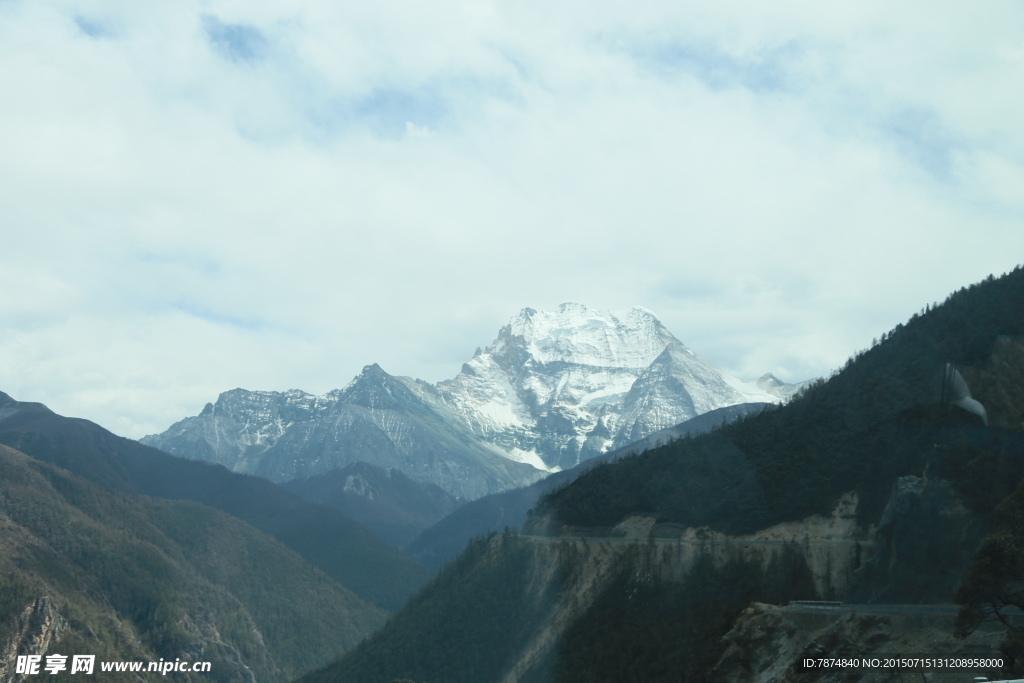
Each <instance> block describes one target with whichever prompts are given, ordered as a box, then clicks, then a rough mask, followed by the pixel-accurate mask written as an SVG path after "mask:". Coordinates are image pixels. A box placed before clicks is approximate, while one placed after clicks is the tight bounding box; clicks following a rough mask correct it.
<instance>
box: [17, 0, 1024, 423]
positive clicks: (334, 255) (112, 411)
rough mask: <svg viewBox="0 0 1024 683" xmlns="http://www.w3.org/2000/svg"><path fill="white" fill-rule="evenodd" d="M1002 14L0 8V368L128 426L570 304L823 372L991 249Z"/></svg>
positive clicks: (1011, 242)
mask: <svg viewBox="0 0 1024 683" xmlns="http://www.w3.org/2000/svg"><path fill="white" fill-rule="evenodd" d="M1022 17H1024V10H1021V9H1020V8H1019V5H1018V4H1014V3H1010V2H997V3H995V4H993V5H991V6H989V8H988V10H987V11H986V12H977V11H976V9H974V8H970V7H966V6H965V7H962V8H961V7H956V6H949V7H943V8H942V9H941V10H938V9H936V8H934V6H933V5H929V4H925V3H921V2H910V3H903V4H901V5H899V6H892V5H891V4H889V3H886V4H882V3H858V4H856V5H848V6H844V7H835V6H829V5H822V4H821V3H809V2H796V1H792V2H782V3H773V4H772V5H771V6H767V5H764V4H763V3H750V2H739V1H736V2H726V3H722V2H714V3H711V2H688V3H676V2H673V3H669V2H665V3H645V4H644V5H643V6H642V7H636V6H630V7H626V6H625V5H621V6H620V5H614V4H610V5H602V4H600V3H599V4H594V3H592V2H590V3H558V4H557V5H551V4H550V3H544V4H540V3H529V2H526V3H524V2H517V3H509V2H476V3H463V2H437V3H429V4H423V3H409V2H398V1H392V2H388V1H385V2H379V3H371V4H366V3H363V4H358V3H357V4H351V3H349V4H339V3H334V2H318V1H315V0H306V1H303V2H295V3H281V2H246V3H241V2H226V1H213V2H176V3H169V2H164V3H147V4H139V3H130V2H107V3H103V6H102V8H97V7H96V6H95V5H93V4H88V3H82V2H76V1H74V0H67V1H65V2H58V1H51V2H32V3H29V2H24V1H21V2H8V3H5V4H2V5H0V90H2V92H4V93H5V95H4V106H3V107H2V108H0V150H3V153H2V154H0V207H2V208H0V225H2V228H0V231H2V232H0V234H2V240H3V248H2V249H0V285H2V286H3V291H4V292H5V294H4V296H3V297H0V359H2V361H0V390H4V391H7V392H8V393H11V394H12V395H14V396H15V397H16V398H19V399H22V400H40V401H43V402H46V403H47V404H49V405H51V407H54V408H55V409H57V410H60V411H63V412H65V413H67V414H73V415H80V416H84V417H89V418H91V419H95V420H97V421H98V422H101V423H102V424H105V425H107V426H109V427H111V428H113V429H115V431H118V432H120V433H124V434H127V435H131V436H139V435H141V434H143V433H147V432H153V431H158V430H162V429H164V428H166V426H167V425H168V424H170V422H172V421H173V420H175V419H178V418H180V417H182V416H184V415H185V414H187V413H195V412H197V411H198V410H199V409H200V408H201V407H202V404H203V403H205V402H206V401H207V400H213V399H214V398H215V397H216V394H217V393H218V392H219V391H222V390H226V389H230V388H233V387H235V386H246V387H249V388H267V389H286V388H292V387H295V388H304V389H306V390H310V391H326V390H328V389H330V388H333V387H336V386H341V385H344V384H345V383H346V382H347V381H348V380H349V379H350V378H351V376H352V375H353V374H354V373H355V372H358V371H359V369H360V368H361V367H362V366H363V365H364V364H368V363H372V362H379V363H380V364H381V365H382V366H383V367H384V368H385V369H386V370H388V371H390V372H393V373H396V374H408V375H415V376H421V377H423V378H425V379H429V380H437V379H441V378H443V377H446V376H451V375H453V374H454V373H455V372H457V370H458V368H459V365H460V364H461V362H462V361H463V360H465V359H467V358H468V357H469V355H470V354H471V353H472V350H473V348H474V347H476V346H483V345H485V344H487V343H488V342H489V341H490V340H491V338H492V337H493V335H494V334H495V332H496V330H497V328H498V326H500V325H501V324H503V323H504V321H505V320H506V319H507V318H508V317H510V316H511V315H512V313H513V312H515V311H516V310H518V309H519V308H520V307H522V306H526V305H530V306H534V307H552V306H556V305H557V304H558V303H560V302H561V301H564V300H568V299H574V300H578V301H584V302H587V303H588V304H590V305H593V306H597V307H609V308H614V307H620V306H629V305H633V304H640V305H644V306H646V307H648V308H650V309H652V310H654V311H655V312H656V313H658V314H659V315H660V316H661V317H662V318H663V319H664V320H665V322H666V324H667V325H668V327H669V328H670V329H671V330H673V331H674V332H675V333H676V334H677V336H679V337H680V338H681V339H683V341H684V342H686V343H687V344H689V345H691V346H692V347H693V348H694V349H695V350H696V351H698V352H699V353H700V354H701V355H703V356H704V357H706V358H708V359H709V360H711V361H712V362H715V363H717V364H719V365H720V366H722V367H724V368H725V369H728V370H731V371H734V372H737V373H740V374H742V375H745V376H748V377H749V376H752V375H755V374H760V373H762V372H764V371H766V370H772V371H775V372H777V373H778V374H780V376H785V377H786V378H787V379H793V380H796V379H803V378H804V377H805V376H808V375H812V374H822V373H826V372H828V371H829V370H830V369H831V368H832V367H834V366H836V365H838V364H840V363H841V362H842V361H843V360H844V359H845V357H846V356H848V355H849V354H850V353H852V352H853V351H855V350H857V349H859V348H862V347H864V346H866V345H867V344H868V343H869V342H870V339H871V338H872V337H876V336H878V335H879V334H880V333H881V332H883V331H885V330H887V329H889V328H890V327H892V326H893V325H894V324H896V323H897V322H900V321H901V320H903V319H905V318H906V317H908V316H909V315H910V314H911V313H912V312H914V311H916V310H918V309H919V308H921V306H922V305H923V304H924V303H926V302H928V301H934V300H940V299H941V298H943V297H944V296H945V294H946V293H948V292H949V291H951V290H952V289H955V288H957V287H959V286H961V285H964V284H967V283H969V282H972V281H976V280H979V279H981V278H982V277H984V276H986V275H987V274H988V273H989V272H993V271H994V272H1002V271H1004V270H1008V269H1010V268H1012V267H1013V266H1014V265H1016V260H1017V259H1019V256H1017V255H1018V254H1021V253H1024V249H1022V247H1024V236H1022V234H1021V231H1020V229H1019V226H1020V222H1021V218H1022V213H1024V205H1022V201H1021V197H1022V196H1024V195H1022V193H1021V192H1020V188H1021V187H1022V186H1024V185H1022V183H1024V133H1022V132H1021V131H1020V128H1019V123H1018V122H1019V121H1020V120H1024V82H1022V81H1024V71H1022V70H1021V69H1020V65H1021V55H1022V54H1024V31H1022V30H1021V26H1022V23H1021V18H1022ZM965 235H970V236H971V239H969V240H965ZM993 245H998V246H996V247H993Z"/></svg>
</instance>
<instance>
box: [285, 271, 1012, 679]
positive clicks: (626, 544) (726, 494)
mask: <svg viewBox="0 0 1024 683" xmlns="http://www.w3.org/2000/svg"><path fill="white" fill-rule="evenodd" d="M1022 335H1024V270H1021V269H1020V268H1018V269H1016V270H1015V271H1014V272H1013V273H1010V274H1008V275H1006V276H1004V277H1002V278H999V279H995V278H989V279H988V280H986V281H985V282H983V283H980V284H977V285H974V286H972V287H969V288H965V289H962V290H960V291H958V292H956V293H954V294H953V295H951V296H950V297H949V298H948V299H947V300H946V301H945V302H944V303H943V304H942V305H939V306H935V307H932V306H930V305H929V306H927V307H926V310H924V311H923V312H922V313H921V314H918V315H915V316H914V317H913V318H912V319H911V320H909V321H908V322H907V323H906V324H903V325H899V326H897V328H896V329H894V330H893V331H892V332H891V333H886V334H884V335H882V338H881V340H879V341H878V342H877V343H875V344H874V345H873V346H872V347H871V348H870V349H868V350H866V351H864V352H861V353H858V354H857V355H856V356H855V357H854V358H852V359H851V360H850V361H849V362H848V363H847V364H846V365H845V366H844V367H843V368H842V369H840V370H838V371H837V372H836V373H834V374H833V375H832V376H831V377H829V378H827V379H825V380H823V381H821V382H819V383H817V384H816V385H814V386H812V387H810V388H809V389H808V390H807V391H806V392H805V393H804V394H803V395H802V396H801V397H799V398H797V399H795V400H793V401H792V402H790V403H789V404H788V405H786V406H783V407H781V408H779V409H775V410H768V411H764V412H762V413H760V414H757V415H754V416H750V417H748V418H746V419H744V420H741V421H739V422H737V423H733V424H730V425H727V426H724V427H722V428H721V429H718V430H716V431H715V432H713V433H711V434H706V435H701V436H693V437H687V438H683V439H679V440H677V441H674V442H672V443H670V444H667V445H665V446H662V447H660V448H656V449H653V450H651V451H648V452H645V453H643V454H640V455H637V456H632V457H627V458H625V459H623V460H620V461H618V462H615V463H611V464H602V465H598V466H596V467H594V468H593V469H591V470H589V471H587V472H586V473H585V474H583V475H582V476H581V477H580V478H579V479H577V480H576V481H574V482H572V483H570V484H567V485H565V486H564V487H562V488H560V489H558V490H556V491H554V492H552V493H550V494H548V496H547V497H546V498H544V499H542V501H541V502H540V504H539V505H538V507H537V508H536V509H535V511H534V514H533V515H532V517H531V519H530V521H529V522H528V524H527V528H528V529H529V532H530V533H531V534H535V535H536V534H539V535H544V536H546V538H531V537H520V536H516V534H515V533H513V532H511V531H510V532H509V533H506V534H504V535H501V536H494V537H492V538H491V539H490V540H489V541H488V542H485V541H483V540H480V541H476V542H474V543H473V544H471V545H470V548H469V549H468V550H467V551H466V552H465V553H464V554H463V555H462V556H460V558H459V559H458V560H456V561H455V562H454V563H452V564H450V565H449V566H447V567H446V568H445V569H444V570H443V571H442V572H441V573H440V574H439V576H438V577H437V578H436V579H435V580H434V581H433V582H431V583H430V584H429V585H428V586H427V587H426V588H425V589H424V590H423V592H422V593H420V594H419V595H418V596H417V598H415V599H413V600H412V601H410V603H409V604H408V605H407V606H406V608H404V609H403V610H402V611H401V612H400V613H399V614H398V615H396V616H395V618H394V619H392V620H391V621H390V622H389V624H388V625H387V626H386V627H385V628H384V629H382V630H381V631H380V632H379V633H377V634H376V635H375V636H374V637H373V638H372V639H370V640H369V641H367V642H366V643H364V644H362V645H361V646H360V647H358V648H356V649H355V650H354V651H353V652H351V653H350V654H349V655H347V656H345V657H343V658H342V659H340V660H339V661H337V662H335V663H334V664H332V665H330V666H328V667H326V668H324V669H323V670H321V671H319V672H315V673H313V674H310V675H309V676H308V677H306V679H304V680H305V681H307V682H308V683H328V682H333V681H360V683H375V682H377V681H379V682H380V683H388V682H389V681H391V680H392V678H400V677H405V678H409V679H412V680H415V681H418V682H431V683H432V682H435V681H460V680H466V681H469V680H473V681H503V682H508V683H512V682H513V681H520V682H526V681H531V682H533V681H536V682H538V683H540V682H544V681H583V680H586V681H609V682H610V681H645V682H648V681H673V682H674V683H675V682H678V681H680V680H683V681H705V680H714V677H713V675H712V673H711V672H712V670H713V668H714V666H715V663H716V662H717V661H718V657H719V656H720V655H721V654H722V652H723V651H724V645H723V638H722V636H723V634H724V633H725V632H726V631H727V630H728V629H729V628H730V626H731V624H732V621H733V619H734V618H735V617H736V616H737V615H738V614H739V613H740V611H741V610H742V609H743V608H744V607H745V606H746V605H747V604H749V602H751V601H769V602H782V603H784V602H785V601H786V600H789V599H793V598H818V599H823V598H827V599H835V598H842V597H843V595H842V594H839V595H826V594H823V593H822V592H821V591H820V590H819V589H818V588H817V586H820V585H822V583H821V581H820V579H821V572H822V571H825V572H827V571H829V569H828V568H827V567H825V568H824V569H823V568H822V567H820V566H812V564H813V563H814V557H815V555H814V552H816V551H814V550H813V549H812V546H811V545H810V544H811V542H812V541H814V540H815V539H812V538H811V537H809V536H802V537H800V536H799V534H800V533H803V532H800V531H799V530H800V529H801V528H808V529H809V528H812V527H813V525H810V523H809V521H808V520H813V519H818V520H832V521H834V522H836V523H838V521H839V518H838V517H836V516H835V515H836V514H837V511H838V509H839V508H838V507H836V506H837V502H840V501H841V500H849V501H855V505H856V509H855V512H853V513H851V514H852V515H853V517H852V518H851V520H850V522H851V524H853V525H854V527H855V529H856V532H857V534H858V535H856V536H849V535H847V536H842V537H836V541H835V542H836V543H847V544H848V546H850V547H852V546H854V545H857V544H858V543H859V542H858V541H856V540H854V539H856V538H861V537H863V536H861V535H862V534H871V535H872V539H873V540H872V543H871V544H870V546H872V549H871V550H870V551H869V550H867V549H865V550H864V554H863V555H861V552H860V551H861V548H860V546H859V545H857V549H856V553H855V554H854V556H853V557H854V558H855V564H854V565H853V566H852V567H850V568H849V571H850V572H852V573H849V574H846V575H845V576H846V579H847V583H846V584H845V585H846V586H847V588H846V589H844V590H849V591H851V592H855V593H857V595H858V596H859V599H862V600H865V601H879V600H888V601H896V602H949V601H950V600H951V599H952V596H953V592H954V590H955V588H956V586H957V585H958V583H959V582H960V580H961V579H962V577H963V576H964V574H965V572H966V570H967V567H968V565H969V563H970V561H971V557H972V555H973V553H974V552H975V550H976V549H977V547H978V546H979V544H980V543H981V540H982V537H983V536H984V534H985V532H986V530H987V529H988V528H989V526H990V523H991V521H990V520H991V516H992V513H993V510H994V509H995V507H996V505H997V504H998V503H999V501H1000V500H1001V499H1002V498H1004V497H1006V496H1007V495H1009V494H1010V493H1012V492H1013V490H1014V489H1015V488H1016V487H1017V485H1018V482H1020V481H1021V480H1022V477H1024V431H1022V430H1021V427H1022V423H1024V394H1022V392H1021V390H1020V388H1019V379H1020V378H1021V376H1022V375H1024V343H1022ZM946 363H951V364H953V365H954V366H955V367H956V368H957V370H958V371H959V372H960V373H961V374H962V375H963V377H964V378H965V379H966V382H967V384H968V385H969V386H970V389H971V391H972V392H973V396H974V398H975V399H977V400H978V401H980V402H981V403H982V404H983V405H984V406H985V408H986V409H987V421H988V424H987V425H986V424H985V421H984V420H983V418H982V417H979V416H978V415H976V414H972V413H971V412H968V411H966V410H964V409H963V408H961V407H958V406H957V405H952V404H950V403H949V402H942V400H941V399H942V383H941V378H942V376H943V371H944V367H945V364H946ZM844 494H845V495H844ZM629 519H632V520H639V521H638V522H637V523H640V522H642V521H643V520H647V521H646V522H644V523H646V524H654V526H653V527H650V526H648V527H635V528H645V529H650V531H649V532H648V531H643V532H638V533H641V535H639V536H636V535H634V536H632V537H627V536H624V534H628V533H629V532H628V528H627V527H629V524H628V523H626V522H628V520H629ZM624 520H626V522H624ZM828 523H831V522H828ZM623 524H625V526H623ZM821 524H825V525H826V526H827V524H826V522H821ZM802 525H803V526H802ZM769 527H770V528H769ZM822 528H824V527H822ZM836 528H838V527H836ZM755 531H756V532H758V533H761V531H764V532H765V533H768V532H771V533H770V534H769V535H768V536H766V538H787V536H786V534H789V536H788V538H793V539H794V540H795V539H796V538H798V537H799V538H802V539H803V540H801V541H800V542H799V543H796V542H794V543H793V545H783V546H780V545H778V544H779V543H782V541H771V542H769V543H775V544H776V545H774V546H770V545H765V546H764V547H765V548H768V547H774V548H776V550H775V551H772V552H771V553H769V552H767V551H763V550H759V549H758V546H757V543H748V542H743V541H740V540H737V541H735V542H734V544H733V545H729V544H728V543H726V542H725V541H726V540H727V537H722V533H723V532H724V533H727V534H733V535H736V534H743V533H748V532H755ZM644 534H646V535H644ZM715 534H718V535H717V536H716V535H715ZM684 536H685V538H686V540H685V542H684ZM702 538H709V539H711V540H709V541H707V542H706V543H705V542H704V541H701V540H700V539H702ZM715 538H723V543H722V544H721V545H718V544H717V542H716V541H715V540H714V539H715ZM829 542H831V541H829V540H827V539H826V540H824V541H822V543H823V544H825V545H827V544H828V543H829ZM688 549H690V550H688ZM780 552H781V554H779V553H780ZM687 553H690V555H687ZM693 553H696V558H697V560H696V562H695V563H689V564H687V563H681V562H680V558H685V557H687V556H689V557H691V558H692V557H694V555H693ZM773 553H774V554H773ZM514 567H521V569H515V570H514V571H511V570H510V568H514ZM854 570H855V571H854ZM498 596H501V598H500V599H498ZM524 610H525V611H524ZM499 634H500V635H499Z"/></svg>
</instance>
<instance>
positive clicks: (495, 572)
mask: <svg viewBox="0 0 1024 683" xmlns="http://www.w3.org/2000/svg"><path fill="white" fill-rule="evenodd" d="M534 566H535V563H534V562H533V552H532V549H531V547H530V546H529V544H528V543H525V542H524V541H523V540H522V539H521V538H520V537H519V536H517V535H515V534H512V533H506V534H503V535H500V536H494V535H492V537H491V538H488V539H484V538H478V539H475V540H474V541H472V542H471V543H470V544H469V546H468V547H467V548H466V550H465V552H464V553H463V554H462V555H461V556H460V557H459V559H457V560H456V561H455V562H453V563H452V564H450V565H448V566H446V567H445V569H444V570H443V571H442V572H441V573H440V574H438V575H437V576H436V577H435V579H434V580H433V581H432V582H431V583H430V584H428V585H427V586H425V587H424V588H423V589H422V590H421V591H420V592H419V593H417V594H416V595H414V596H413V597H412V598H410V599H409V602H408V603H406V605H405V607H403V608H402V611H401V612H399V613H398V614H397V615H395V616H394V617H392V618H391V620H390V621H389V622H388V625H387V628H386V629H384V630H382V631H380V632H378V633H377V634H375V635H374V636H372V637H371V638H369V639H368V640H366V641H365V642H363V643H361V644H360V645H359V646H358V647H357V648H356V649H355V650H354V651H353V652H352V653H351V656H349V657H346V658H345V659H344V660H343V661H341V662H340V663H335V664H332V665H330V666H328V667H326V668H324V669H322V670H320V671H315V672H312V673H310V674H308V675H307V676H305V677H304V678H303V679H302V681H303V683H327V682H330V683H340V682H345V683H390V681H392V680H393V679H396V678H408V679H411V680H413V681H417V682H430V683H433V682H435V681H436V682H437V683H480V682H481V681H493V680H497V679H498V677H499V676H500V675H501V674H502V673H503V672H504V671H505V669H506V668H507V667H508V666H509V664H510V663H511V662H512V660H513V659H514V658H515V656H516V655H517V654H518V652H519V651H520V650H521V649H522V647H523V646H524V645H525V644H526V642H527V640H528V638H529V636H531V635H533V634H534V633H535V631H536V630H537V629H539V628H540V626H541V625H542V623H543V617H544V616H545V615H546V614H547V612H548V611H549V610H550V608H551V605H552V604H553V602H554V600H555V599H556V597H557V588H558V586H559V585H560V583H561V577H559V576H556V577H555V579H554V581H552V582H550V583H547V584H544V582H543V581H541V582H539V583H541V584H544V587H543V588H542V589H541V590H539V591H537V592H535V593H532V592H531V590H530V588H531V584H532V583H533V581H534V580H535V579H536V576H535V574H534V571H533V568H534Z"/></svg>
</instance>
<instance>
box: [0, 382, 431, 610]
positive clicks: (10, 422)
mask: <svg viewBox="0 0 1024 683" xmlns="http://www.w3.org/2000/svg"><path fill="white" fill-rule="evenodd" d="M0 443H2V444H6V445H8V446H10V447H12V448H16V449H18V450H20V451H22V452H23V453H26V454H28V455H30V456H32V457H33V458H36V459H39V460H42V461H45V462H49V463H52V464H54V465H57V466H59V467H63V468H64V469H66V470H68V471H70V472H73V473H75V474H77V475H79V476H81V477H84V478H86V479H89V480H91V481H94V482H96V483H98V484H100V485H102V486H104V487H106V488H108V489H112V490H114V491H120V492H123V493H129V494H145V495H148V496H154V497H157V498H168V499H172V500H191V501H195V502H197V503H202V504H204V505H208V506H210V507H213V508H216V509H219V510H223V511H224V512H227V513H228V514H230V515H233V516H235V517H238V518H239V519H242V520H244V521H245V522H247V523H249V524H251V525H252V526H254V527H256V528H257V529H260V530H261V531H264V532H266V533H268V534H270V535H271V536H273V537H274V538H276V539H277V540H279V541H280V542H281V543H283V544H284V545H286V546H288V547H289V548H291V549H292V550H293V551H295V552H297V553H298V554H299V555H301V556H302V557H304V558H305V559H306V560H308V561H309V562H311V563H312V564H314V565H316V566H317V567H319V568H320V569H322V570H323V571H324V572H326V573H327V574H328V575H330V576H331V577H332V578H334V579H335V580H337V581H338V582H339V583H341V584H342V585H343V586H345V587H346V588H348V589H349V590H351V591H353V592H354V593H356V595H359V596H360V597H362V598H364V599H366V600H368V601H369V602H372V603H373V604H376V605H379V606H381V607H383V608H385V609H388V610H396V609H398V608H399V607H400V606H401V605H402V603H403V602H404V601H405V599H406V598H407V597H408V596H409V595H410V594H411V593H412V592H413V591H414V590H416V588H418V587H419V586H420V585H422V584H423V582H425V581H426V580H427V578H428V577H429V576H430V572H429V570H427V569H426V568H425V567H424V566H422V565H421V564H419V563H418V562H416V561H415V560H413V559H411V558H409V557H407V556H405V555H403V554H402V553H401V552H399V551H398V550H396V549H395V548H393V547H391V546H389V545H388V544H387V543H385V542H383V541H382V540H380V539H379V538H377V537H376V536H374V535H373V533H371V532H370V531H369V530H368V529H366V528H365V527H364V526H363V525H361V524H359V523H358V522H356V521H355V520H353V519H351V518H350V517H347V516H345V515H344V514H342V513H341V512H339V511H338V510H335V509H333V508H330V507H328V506H326V505H313V504H310V503H307V502H306V501H304V500H302V499H301V498H299V497H298V496H296V495H294V494H291V493H288V492H287V491H284V490H282V489H281V488H280V487H278V486H276V485H275V484H272V483H271V482H269V481H267V480H265V479H260V478H258V477H251V476H247V475H241V474H235V473H233V472H229V471H228V470H226V469H225V468H224V467H221V466H219V465H208V464H206V463H201V462H195V461H192V460H184V459H182V458H176V457H174V456H171V455H168V454H166V453H164V452H162V451H159V450H157V449H155V448H150V447H148V446H143V445H142V444H140V443H138V442H137V441H132V440H131V439H125V438H122V437H119V436H116V435H115V434H111V433H110V432H109V431H107V430H106V429H103V428H102V427H100V426H99V425H97V424H94V423H92V422H89V421H87V420H79V419H75V418H68V417H63V416H60V415H57V414H56V413H54V412H53V411H51V410H49V409H48V408H47V407H46V406H44V405H42V404H39V403H22V402H18V401H15V400H14V399H12V398H11V397H9V396H8V395H7V394H4V393H2V392H0Z"/></svg>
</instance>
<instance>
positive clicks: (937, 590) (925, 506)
mask: <svg viewBox="0 0 1024 683" xmlns="http://www.w3.org/2000/svg"><path fill="white" fill-rule="evenodd" d="M984 534H985V525H984V521H983V519H982V518H981V517H980V516H979V515H977V514H975V513H973V512H971V511H970V510H968V509H967V508H966V507H965V506H964V505H963V503H962V502H961V501H960V500H959V499H958V498H957V496H956V493H955V492H954V491H953V486H952V485H951V484H950V483H949V482H948V481H946V480H944V479H937V478H929V477H915V476H906V477H900V478H899V479H897V480H896V481H895V482H894V483H893V489H892V494H891V495H890V497H889V501H888V503H886V506H885V510H884V511H883V512H882V519H881V520H880V522H879V524H878V532H877V534H876V536H875V541H876V548H875V554H874V556H873V557H872V558H871V559H870V560H868V561H867V562H866V563H865V564H864V566H863V567H862V568H861V569H860V570H858V571H857V572H855V573H854V576H853V578H852V580H851V585H850V589H849V591H848V593H847V595H846V601H847V602H855V603H941V602H952V599H953V592H954V591H955V590H956V588H957V586H958V585H959V584H960V581H961V580H962V579H963V576H964V574H965V572H966V571H967V567H968V565H969V564H970V562H971V558H972V557H974V553H975V552H976V551H977V549H978V546H979V545H980V544H981V540H982V538H983V537H984Z"/></svg>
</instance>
